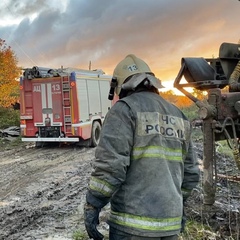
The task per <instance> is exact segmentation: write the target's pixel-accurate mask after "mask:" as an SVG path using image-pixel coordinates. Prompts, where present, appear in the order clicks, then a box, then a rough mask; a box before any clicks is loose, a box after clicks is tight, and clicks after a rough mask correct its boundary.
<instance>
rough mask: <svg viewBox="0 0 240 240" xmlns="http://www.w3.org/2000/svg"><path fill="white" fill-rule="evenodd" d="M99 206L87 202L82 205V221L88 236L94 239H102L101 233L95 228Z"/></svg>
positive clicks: (97, 222) (97, 221)
mask: <svg viewBox="0 0 240 240" xmlns="http://www.w3.org/2000/svg"><path fill="white" fill-rule="evenodd" d="M100 211H101V208H96V207H94V206H92V205H91V204H89V203H86V204H85V205H84V223H85V228H86V230H87V233H88V236H89V237H90V238H91V239H92V238H93V239H94V240H102V239H103V235H102V234H101V233H100V232H99V231H98V230H97V225H98V224H99V213H100Z"/></svg>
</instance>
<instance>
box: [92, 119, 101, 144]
mask: <svg viewBox="0 0 240 240" xmlns="http://www.w3.org/2000/svg"><path fill="white" fill-rule="evenodd" d="M101 128H102V126H101V124H100V123H99V122H98V121H95V122H93V125H92V136H91V144H90V145H91V147H96V146H97V145H98V143H99V140H100V132H101Z"/></svg>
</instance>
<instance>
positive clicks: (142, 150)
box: [88, 92, 199, 237]
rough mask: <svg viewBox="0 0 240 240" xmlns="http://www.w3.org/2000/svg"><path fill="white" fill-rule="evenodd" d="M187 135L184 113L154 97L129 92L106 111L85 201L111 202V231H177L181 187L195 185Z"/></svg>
mask: <svg viewBox="0 0 240 240" xmlns="http://www.w3.org/2000/svg"><path fill="white" fill-rule="evenodd" d="M190 131H191V129H190V123H189V121H188V120H187V118H186V117H185V116H184V114H183V113H182V112H181V111H180V110H179V109H178V108H176V107H175V106H174V105H172V104H170V103H169V102H167V101H165V100H164V99H163V98H162V97H161V96H159V95H158V94H156V93H153V92H137V93H133V94H132V95H130V96H127V97H125V98H123V99H121V100H119V101H118V102H117V103H115V105H114V106H113V107H112V108H111V109H110V110H109V112H108V114H107V116H106V119H105V121H104V124H103V128H102V132H101V139H100V143H99V145H98V147H97V148H96V153H95V156H96V160H95V162H94V171H93V172H92V175H91V178H90V182H89V190H88V193H89V194H90V195H91V196H92V197H91V198H90V199H89V200H88V201H89V202H91V201H92V203H93V204H95V203H94V201H93V200H92V198H94V199H95V200H99V201H100V202H101V201H102V202H104V201H105V203H106V199H107V201H108V200H109V201H110V203H111V213H110V217H109V221H108V223H109V225H110V226H112V227H114V228H117V229H119V230H121V231H123V232H126V233H130V234H133V235H139V236H149V237H161V236H169V235H174V234H178V233H179V232H180V228H181V219H182V212H183V204H182V201H183V199H182V188H184V189H185V190H188V191H191V190H192V189H193V188H194V187H195V186H196V185H197V183H198V181H199V168H198V164H197V160H196V157H195V155H194V152H193V146H192V142H191V138H190ZM95 202H96V201H95ZM95 205H98V204H95ZM100 205H101V204H100ZM100 205H99V206H100ZM103 205H104V204H103ZM103 205H102V206H103Z"/></svg>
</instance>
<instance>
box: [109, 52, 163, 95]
mask: <svg viewBox="0 0 240 240" xmlns="http://www.w3.org/2000/svg"><path fill="white" fill-rule="evenodd" d="M135 74H137V75H136V76H135V77H133V78H131V79H130V80H129V81H127V82H126V83H124V82H125V81H126V79H127V78H128V77H130V76H133V75H135ZM113 77H114V78H116V79H117V86H116V88H115V93H116V94H117V95H119V94H120V92H121V90H122V89H125V90H131V89H132V90H134V89H135V88H136V87H137V86H138V85H139V84H140V83H141V82H142V81H143V80H144V79H146V78H147V79H148V80H149V82H150V83H151V85H152V86H154V87H155V88H157V89H158V88H163V86H162V84H161V81H160V80H159V79H157V78H155V77H154V73H153V72H152V71H151V70H150V68H149V66H148V65H147V64H146V63H145V62H144V61H143V60H142V59H140V58H137V57H136V56H135V55H133V54H129V55H127V56H126V57H125V58H124V59H123V60H122V61H121V62H120V63H119V64H118V65H117V66H116V68H115V69H114V72H113Z"/></svg>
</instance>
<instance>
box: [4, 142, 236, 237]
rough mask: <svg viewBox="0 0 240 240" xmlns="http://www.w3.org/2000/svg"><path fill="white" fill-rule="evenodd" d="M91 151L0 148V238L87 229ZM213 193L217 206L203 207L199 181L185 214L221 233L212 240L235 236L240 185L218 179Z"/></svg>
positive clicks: (104, 226)
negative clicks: (84, 209) (85, 226)
mask: <svg viewBox="0 0 240 240" xmlns="http://www.w3.org/2000/svg"><path fill="white" fill-rule="evenodd" d="M94 152H95V148H84V147H73V146H65V147H61V148H59V147H58V146H55V147H43V148H37V149H36V148H35V147H34V146H29V145H23V146H19V147H17V148H14V149H11V150H4V151H1V152H0V226H1V227H0V239H1V240H33V239H38V240H70V239H73V234H74V233H75V232H76V231H80V232H82V233H85V229H84V223H83V204H84V202H85V193H86V190H87V183H88V179H89V177H90V173H91V171H92V167H91V163H92V160H93V159H94ZM196 152H197V154H198V157H199V160H201V159H202V146H201V145H196ZM229 164H230V165H229V166H226V164H224V171H223V174H225V173H226V171H225V168H226V167H227V168H228V169H230V168H231V169H232V167H231V166H232V163H229ZM229 184H231V186H230V187H229ZM232 184H235V185H232ZM217 196H218V199H217V202H216V204H215V205H214V206H213V207H212V208H210V209H207V210H204V209H203V207H202V191H201V184H200V186H199V187H198V189H196V191H194V194H193V196H192V198H191V199H190V201H189V202H188V207H187V213H188V215H189V216H190V217H192V218H194V219H196V220H198V221H199V222H200V223H203V222H207V224H210V225H211V226H213V227H214V229H215V230H216V231H218V232H219V231H222V232H221V234H219V237H217V235H216V238H215V239H237V237H238V236H239V235H238V234H239V231H238V230H237V229H238V228H239V226H240V223H239V211H240V208H239V206H240V203H239V200H240V199H239V196H240V190H239V183H232V182H228V181H226V179H222V180H221V181H220V182H219V183H218V195H217ZM108 208H109V206H107V207H106V208H105V209H104V210H103V211H102V212H101V220H102V221H101V225H100V230H101V232H102V233H103V234H104V235H105V236H107V232H108V229H107V228H108V226H107V224H106V223H104V219H105V218H106V217H107V213H108ZM229 226H230V227H229ZM226 236H229V238H228V237H226ZM230 237H233V238H230ZM82 239H87V238H82ZM191 239H192V238H191ZM203 239H210V238H203Z"/></svg>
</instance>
